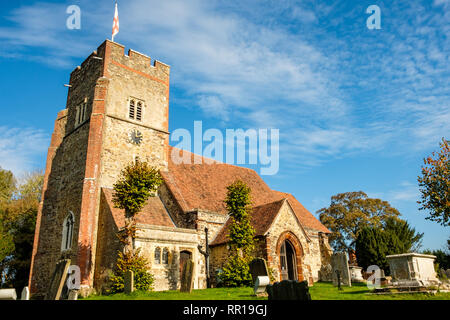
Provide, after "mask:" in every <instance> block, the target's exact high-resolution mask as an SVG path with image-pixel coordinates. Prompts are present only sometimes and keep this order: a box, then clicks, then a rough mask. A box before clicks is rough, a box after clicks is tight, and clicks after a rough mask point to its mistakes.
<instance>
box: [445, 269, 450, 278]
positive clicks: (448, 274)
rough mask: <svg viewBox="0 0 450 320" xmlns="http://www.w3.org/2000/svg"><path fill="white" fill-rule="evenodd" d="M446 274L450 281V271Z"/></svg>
mask: <svg viewBox="0 0 450 320" xmlns="http://www.w3.org/2000/svg"><path fill="white" fill-rule="evenodd" d="M445 274H446V275H447V278H449V279H450V269H447V270H445Z"/></svg>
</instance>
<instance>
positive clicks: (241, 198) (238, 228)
mask: <svg viewBox="0 0 450 320" xmlns="http://www.w3.org/2000/svg"><path fill="white" fill-rule="evenodd" d="M227 190H228V192H227V198H226V200H225V204H226V208H227V210H228V214H229V215H230V219H231V225H230V233H229V239H230V242H229V244H230V250H231V254H230V257H229V260H228V262H227V264H226V265H225V266H224V268H223V270H222V274H221V280H222V281H223V283H224V285H225V286H230V287H238V286H248V285H251V284H252V278H251V274H250V268H249V262H250V260H251V259H252V251H253V249H254V236H255V229H254V228H253V227H252V225H251V222H250V213H251V209H252V208H251V198H250V192H251V190H250V188H249V187H248V186H247V185H246V184H245V183H244V182H243V181H241V180H236V181H235V182H234V183H233V184H231V185H230V186H228V187H227Z"/></svg>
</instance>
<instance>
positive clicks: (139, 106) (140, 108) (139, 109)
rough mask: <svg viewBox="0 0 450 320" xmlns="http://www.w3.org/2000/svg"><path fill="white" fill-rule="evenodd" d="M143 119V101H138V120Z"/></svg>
mask: <svg viewBox="0 0 450 320" xmlns="http://www.w3.org/2000/svg"><path fill="white" fill-rule="evenodd" d="M141 119H142V102H140V101H139V102H138V104H137V108H136V120H137V121H141Z"/></svg>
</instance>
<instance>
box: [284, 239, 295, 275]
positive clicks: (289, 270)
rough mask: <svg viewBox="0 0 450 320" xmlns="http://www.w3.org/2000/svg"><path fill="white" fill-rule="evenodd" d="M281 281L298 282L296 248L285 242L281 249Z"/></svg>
mask: <svg viewBox="0 0 450 320" xmlns="http://www.w3.org/2000/svg"><path fill="white" fill-rule="evenodd" d="M280 266H281V280H298V275H297V259H296V253H295V249H294V246H293V245H292V244H291V243H290V242H289V240H284V241H283V243H282V244H281V248H280Z"/></svg>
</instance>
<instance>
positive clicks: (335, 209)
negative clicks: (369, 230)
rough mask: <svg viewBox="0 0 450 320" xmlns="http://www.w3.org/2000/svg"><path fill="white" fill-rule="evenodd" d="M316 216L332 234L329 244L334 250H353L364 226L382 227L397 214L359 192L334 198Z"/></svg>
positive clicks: (388, 207) (395, 210) (381, 202)
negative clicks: (318, 215) (318, 216)
mask: <svg viewBox="0 0 450 320" xmlns="http://www.w3.org/2000/svg"><path fill="white" fill-rule="evenodd" d="M317 213H319V214H320V221H321V222H322V223H323V224H324V225H325V226H326V227H327V228H328V229H330V231H331V232H332V234H331V235H330V237H329V241H330V244H331V246H332V247H333V248H334V250H337V251H348V250H350V249H354V246H355V241H356V238H357V237H358V233H359V232H360V231H361V230H362V229H363V228H364V227H372V226H373V227H381V226H382V224H383V222H384V221H385V220H386V219H387V218H389V217H398V216H399V215H400V212H398V210H397V209H395V208H393V207H391V205H390V204H389V202H387V201H383V200H380V199H373V198H369V197H368V196H367V194H365V193H364V192H362V191H358V192H346V193H339V194H337V195H334V196H332V197H331V204H330V206H329V207H327V208H322V209H320V210H318V211H317Z"/></svg>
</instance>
